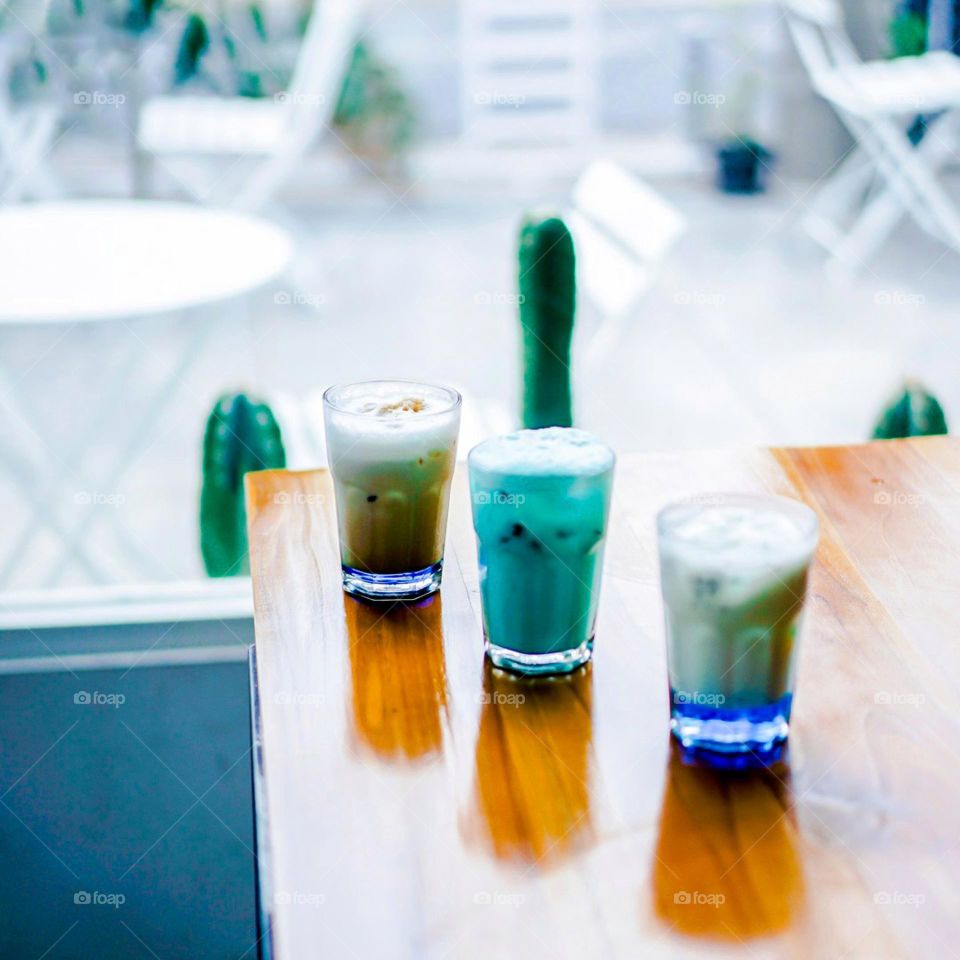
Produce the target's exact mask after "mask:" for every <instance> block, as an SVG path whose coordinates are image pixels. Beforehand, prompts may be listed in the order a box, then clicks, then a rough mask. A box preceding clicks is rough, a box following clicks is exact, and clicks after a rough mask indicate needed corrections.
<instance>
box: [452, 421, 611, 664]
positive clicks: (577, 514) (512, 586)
mask: <svg viewBox="0 0 960 960" xmlns="http://www.w3.org/2000/svg"><path fill="white" fill-rule="evenodd" d="M468 462H469V466H470V493H471V497H472V500H473V525H474V529H475V530H476V533H477V544H478V549H479V557H480V591H481V600H482V603H483V622H484V633H485V640H486V650H487V655H488V656H489V657H490V659H491V661H492V662H493V663H494V664H495V665H496V666H498V667H503V668H505V669H508V670H513V671H515V672H518V673H566V672H569V671H571V670H575V669H577V667H579V666H581V665H582V664H584V663H586V662H587V660H589V659H590V656H591V653H592V651H593V634H594V627H595V624H596V619H597V604H598V601H599V598H600V579H601V574H602V568H603V547H604V540H605V537H606V530H607V518H608V516H609V513H610V493H611V488H612V485H613V465H614V455H613V451H612V450H611V449H610V448H609V447H607V446H606V445H605V444H603V443H601V442H600V441H599V440H598V439H597V438H596V437H594V436H592V435H591V434H589V433H584V431H582V430H573V429H568V428H564V427H548V428H546V429H543V430H520V431H518V432H517V433H511V434H508V435H506V436H503V437H496V438H494V439H492V440H487V441H485V442H484V443H481V444H480V445H479V446H476V447H474V448H473V450H471V451H470V456H469V461H468Z"/></svg>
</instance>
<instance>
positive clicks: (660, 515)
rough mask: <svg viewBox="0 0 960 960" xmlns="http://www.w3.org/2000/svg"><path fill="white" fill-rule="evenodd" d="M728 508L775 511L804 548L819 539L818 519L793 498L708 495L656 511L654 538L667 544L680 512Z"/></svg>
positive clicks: (726, 494) (694, 497) (700, 494)
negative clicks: (671, 523) (670, 523)
mask: <svg viewBox="0 0 960 960" xmlns="http://www.w3.org/2000/svg"><path fill="white" fill-rule="evenodd" d="M730 506H739V507H754V508H757V509H759V508H766V509H770V508H775V509H777V510H779V511H780V512H781V513H782V514H784V515H785V516H787V517H789V519H790V520H791V521H792V522H793V523H794V524H795V525H796V527H797V529H798V530H799V531H800V533H801V534H803V535H804V536H805V538H806V539H807V542H808V545H809V546H810V547H811V548H812V547H814V546H816V542H817V538H818V537H819V535H820V518H819V517H818V516H817V513H816V511H815V510H813V509H812V508H811V507H810V506H809V505H808V504H806V503H804V502H803V501H802V500H798V499H796V498H795V497H786V496H783V495H781V494H776V493H729V492H724V491H712V492H704V493H698V494H692V495H690V496H688V497H682V498H681V499H679V500H673V501H671V502H670V503H668V504H666V506H664V507H661V508H660V509H659V510H658V511H657V537H658V538H659V539H663V540H668V541H669V540H671V539H672V537H671V531H670V530H669V528H668V527H667V523H668V521H669V519H670V517H671V516H672V515H673V514H675V513H677V512H678V511H680V510H689V509H691V508H694V509H701V510H704V511H708V510H710V509H714V508H723V507H730Z"/></svg>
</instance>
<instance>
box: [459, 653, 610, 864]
mask: <svg viewBox="0 0 960 960" xmlns="http://www.w3.org/2000/svg"><path fill="white" fill-rule="evenodd" d="M592 699H593V672H592V665H590V664H587V665H586V666H585V667H583V668H581V669H580V670H578V671H577V672H576V673H573V674H570V675H569V676H567V677H556V678H552V679H526V678H521V677H516V676H513V675H512V674H509V673H506V672H504V671H502V670H497V669H496V668H494V667H492V666H491V665H490V664H489V662H488V663H487V664H486V665H485V668H484V677H483V695H482V705H481V712H480V731H479V735H478V737H477V747H476V760H475V764H476V768H475V780H474V807H475V811H476V823H475V824H471V826H475V827H476V828H477V832H478V834H479V836H480V837H481V838H482V841H483V843H484V845H485V846H486V847H487V848H488V849H489V850H490V851H491V852H492V853H493V855H494V856H496V857H497V858H498V859H501V860H518V861H521V862H528V863H536V862H542V863H544V864H547V863H549V862H551V861H553V860H556V859H557V858H560V857H562V856H563V855H564V854H566V853H568V852H569V851H570V850H571V849H573V848H574V847H575V846H576V844H577V843H578V841H580V840H581V839H583V838H584V837H585V836H587V835H588V834H589V833H590V769H589V767H590V762H589V760H590V747H591V740H592V736H593V712H592Z"/></svg>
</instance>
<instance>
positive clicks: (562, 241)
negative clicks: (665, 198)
mask: <svg viewBox="0 0 960 960" xmlns="http://www.w3.org/2000/svg"><path fill="white" fill-rule="evenodd" d="M575 267H576V260H575V256H574V249H573V238H572V237H571V235H570V231H569V230H568V229H567V225H566V224H565V223H564V222H563V220H561V219H560V218H559V217H555V216H531V217H529V218H528V219H527V220H526V221H525V222H524V224H523V226H522V227H521V229H520V253H519V286H520V297H519V302H520V325H521V328H522V331H523V425H524V427H527V428H536V427H569V426H571V425H572V424H573V409H572V401H571V391H570V343H571V340H572V337H573V320H574V314H575V312H576V305H577V285H576V274H575Z"/></svg>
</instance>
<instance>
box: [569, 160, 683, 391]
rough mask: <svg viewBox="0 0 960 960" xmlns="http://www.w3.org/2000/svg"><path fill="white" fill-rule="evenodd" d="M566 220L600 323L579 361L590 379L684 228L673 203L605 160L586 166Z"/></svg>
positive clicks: (580, 278) (579, 277) (581, 283)
mask: <svg viewBox="0 0 960 960" xmlns="http://www.w3.org/2000/svg"><path fill="white" fill-rule="evenodd" d="M566 219H567V222H568V224H569V226H570V230H571V232H572V233H573V239H574V245H575V248H576V254H577V284H578V286H579V288H580V290H582V292H583V293H584V294H586V296H587V297H589V298H590V299H591V300H592V301H593V302H594V303H595V304H596V306H597V307H598V308H599V310H600V314H601V317H602V319H601V322H600V326H599V327H598V329H597V330H596V331H595V332H594V334H593V336H592V337H591V338H590V342H589V345H588V347H587V351H586V354H585V356H584V360H583V369H584V371H585V375H586V376H587V378H588V379H589V377H590V376H592V374H593V373H595V372H598V371H599V370H600V369H601V368H602V365H603V361H604V360H605V359H606V357H607V356H608V354H609V352H610V350H611V349H612V348H613V347H614V346H615V344H616V341H617V338H618V337H619V335H620V331H621V327H622V323H623V320H624V318H625V317H626V316H627V315H628V314H629V312H630V310H631V308H632V307H634V306H635V305H636V303H637V301H638V300H639V299H640V298H641V297H642V296H643V294H644V293H645V292H646V291H647V290H648V289H649V287H650V286H651V284H652V283H653V281H654V279H655V278H656V274H657V270H658V269H659V267H660V264H661V263H662V262H663V260H664V259H665V258H666V256H667V254H668V253H669V252H670V250H671V248H672V247H673V245H674V244H675V243H676V242H677V240H678V239H679V237H680V235H681V234H682V233H683V232H684V230H685V229H686V220H685V219H684V217H683V214H681V213H680V211H679V210H677V209H676V208H675V207H674V206H673V205H672V204H670V203H668V202H667V201H666V200H664V198H663V197H661V196H660V195H659V194H658V193H657V192H656V191H655V190H653V189H652V188H651V187H650V186H648V185H647V184H645V183H644V182H643V181H642V180H640V179H638V178H637V177H635V176H633V175H632V174H630V173H628V172H627V171H626V170H624V169H623V168H622V167H619V166H617V165H616V164H615V163H611V162H610V161H608V160H598V161H595V162H594V163H592V164H590V166H588V167H587V169H586V170H584V172H583V173H582V174H581V176H580V178H579V179H578V180H577V182H576V184H575V185H574V188H573V194H572V206H571V208H570V209H569V210H568V211H567V213H566Z"/></svg>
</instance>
